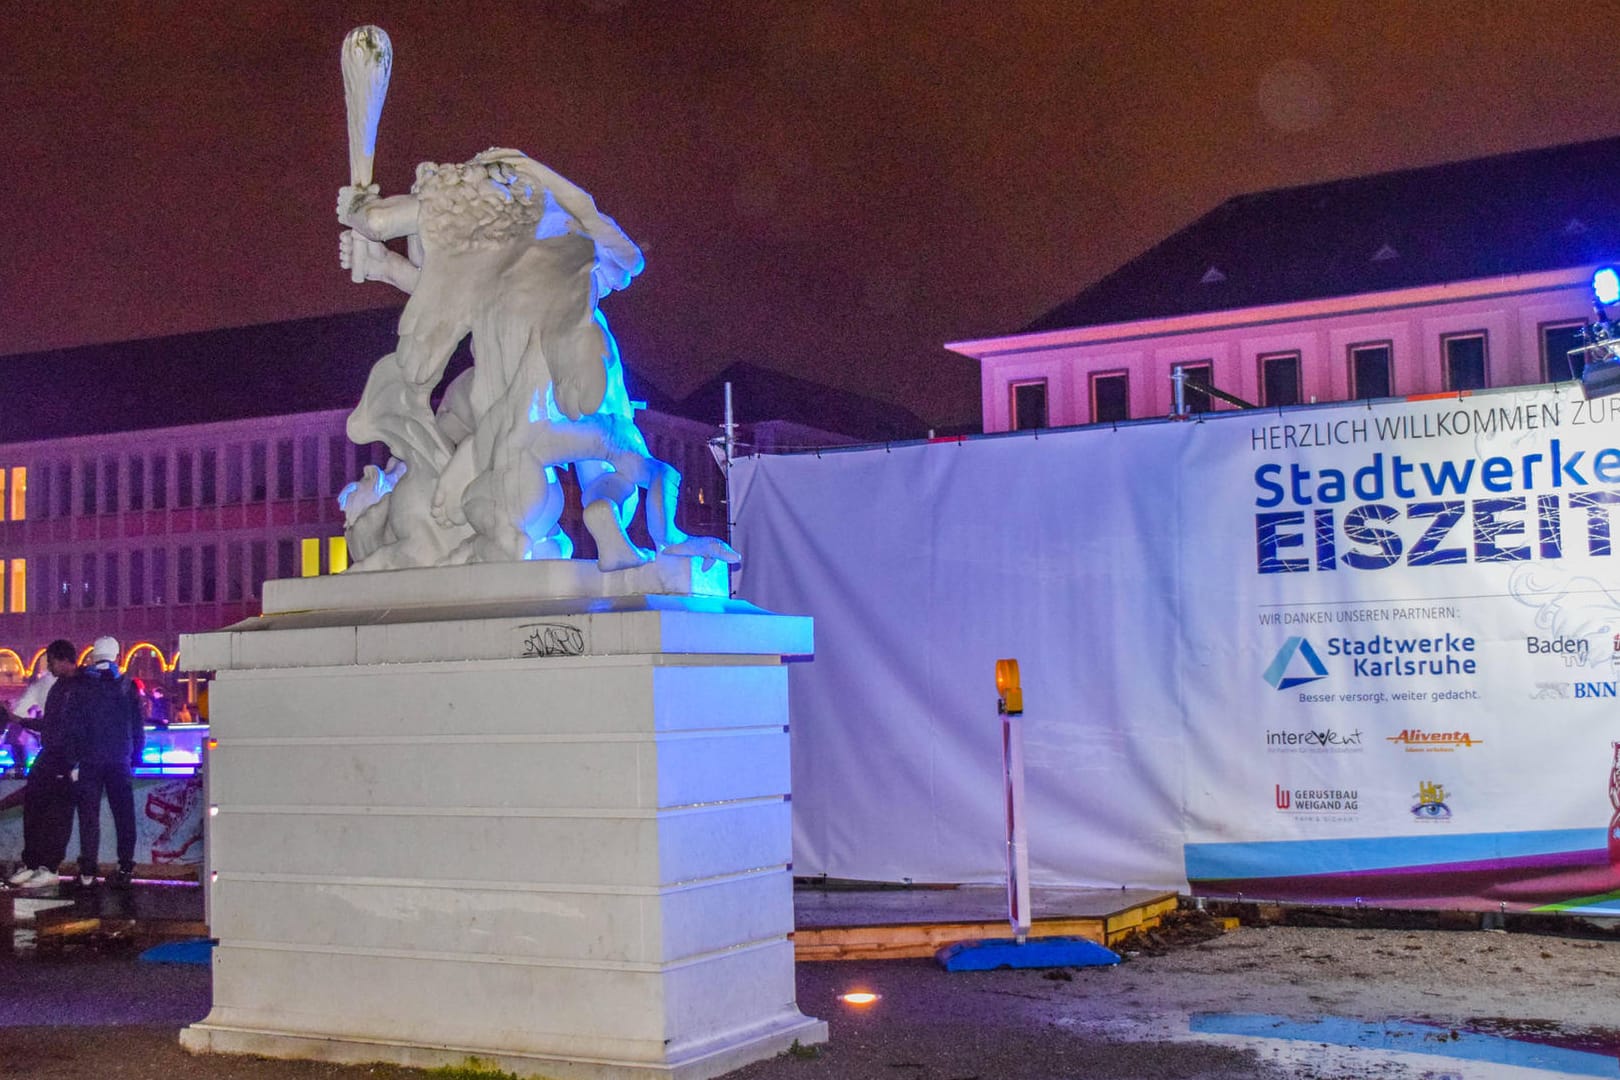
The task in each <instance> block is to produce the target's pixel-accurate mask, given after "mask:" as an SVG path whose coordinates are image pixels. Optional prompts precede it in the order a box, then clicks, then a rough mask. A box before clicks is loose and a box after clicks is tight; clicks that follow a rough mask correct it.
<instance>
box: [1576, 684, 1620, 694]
mask: <svg viewBox="0 0 1620 1080" xmlns="http://www.w3.org/2000/svg"><path fill="white" fill-rule="evenodd" d="M1617 687H1620V684H1616V683H1612V682H1578V683H1576V684H1575V696H1576V697H1578V698H1581V697H1620V694H1617V693H1616V692H1615V691H1616V689H1617Z"/></svg>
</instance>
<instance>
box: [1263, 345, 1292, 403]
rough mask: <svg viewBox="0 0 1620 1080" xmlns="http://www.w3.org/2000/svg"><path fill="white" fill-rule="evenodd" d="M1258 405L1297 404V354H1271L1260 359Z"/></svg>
mask: <svg viewBox="0 0 1620 1080" xmlns="http://www.w3.org/2000/svg"><path fill="white" fill-rule="evenodd" d="M1260 403H1261V404H1262V405H1298V404H1299V353H1297V352H1291V353H1271V354H1269V355H1266V356H1262V357H1261V358H1260Z"/></svg>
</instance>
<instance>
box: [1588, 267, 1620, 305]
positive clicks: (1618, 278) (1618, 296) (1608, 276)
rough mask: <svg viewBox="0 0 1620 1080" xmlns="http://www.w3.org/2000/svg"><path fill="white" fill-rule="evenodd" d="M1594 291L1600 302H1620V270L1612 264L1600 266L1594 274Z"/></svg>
mask: <svg viewBox="0 0 1620 1080" xmlns="http://www.w3.org/2000/svg"><path fill="white" fill-rule="evenodd" d="M1592 293H1593V295H1594V296H1596V297H1597V302H1598V303H1600V304H1613V303H1616V302H1620V272H1616V270H1615V268H1614V267H1612V266H1604V267H1601V268H1599V270H1598V271H1597V273H1595V274H1593V275H1592Z"/></svg>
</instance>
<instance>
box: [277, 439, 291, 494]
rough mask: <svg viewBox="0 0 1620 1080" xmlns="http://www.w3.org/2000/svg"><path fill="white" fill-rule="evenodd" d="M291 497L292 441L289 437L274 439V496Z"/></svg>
mask: <svg viewBox="0 0 1620 1080" xmlns="http://www.w3.org/2000/svg"><path fill="white" fill-rule="evenodd" d="M292 497H293V443H292V440H291V439H277V440H276V498H278V499H290V498H292Z"/></svg>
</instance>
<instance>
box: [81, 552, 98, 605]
mask: <svg viewBox="0 0 1620 1080" xmlns="http://www.w3.org/2000/svg"><path fill="white" fill-rule="evenodd" d="M79 570H80V574H79V606H80V607H82V608H93V607H95V606H96V557H95V556H94V555H85V556H82V557H81V558H80V559H79Z"/></svg>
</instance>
